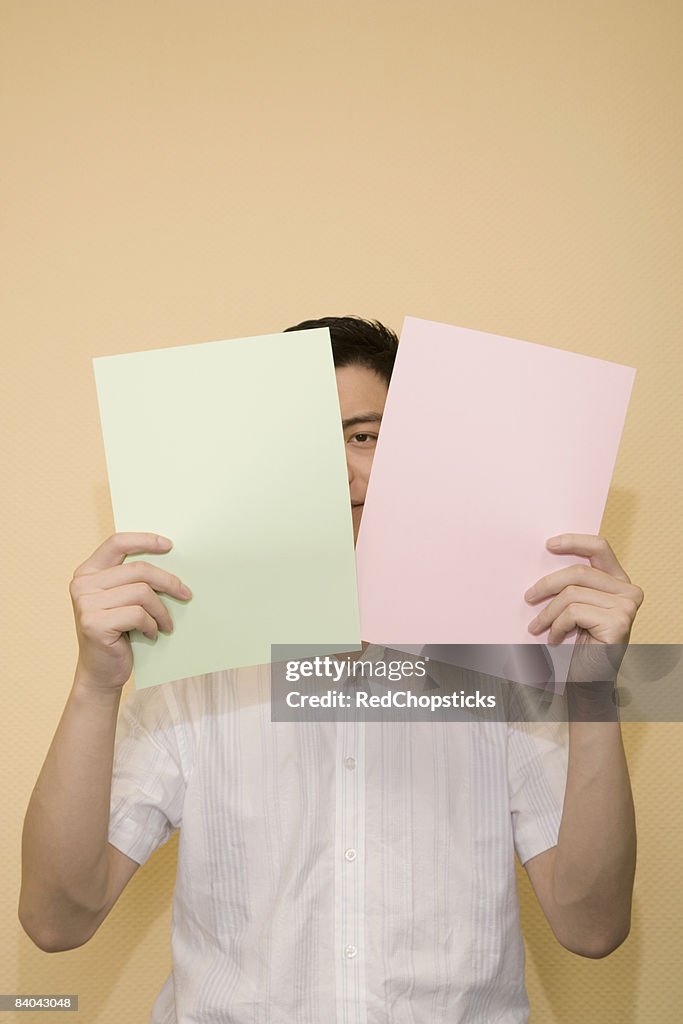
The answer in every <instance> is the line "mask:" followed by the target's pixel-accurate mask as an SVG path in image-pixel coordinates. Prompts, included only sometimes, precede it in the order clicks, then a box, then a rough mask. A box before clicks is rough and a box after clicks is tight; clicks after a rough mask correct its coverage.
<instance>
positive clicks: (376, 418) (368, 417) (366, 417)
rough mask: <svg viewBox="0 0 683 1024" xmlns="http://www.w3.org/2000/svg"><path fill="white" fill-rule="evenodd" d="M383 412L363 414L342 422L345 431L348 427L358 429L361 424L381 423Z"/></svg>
mask: <svg viewBox="0 0 683 1024" xmlns="http://www.w3.org/2000/svg"><path fill="white" fill-rule="evenodd" d="M381 422H382V414H381V412H362V413H359V415H358V416H351V417H349V419H348V420H342V426H343V428H344V430H346V428H347V427H356V426H358V424H359V423H381Z"/></svg>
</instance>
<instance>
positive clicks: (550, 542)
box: [545, 537, 562, 548]
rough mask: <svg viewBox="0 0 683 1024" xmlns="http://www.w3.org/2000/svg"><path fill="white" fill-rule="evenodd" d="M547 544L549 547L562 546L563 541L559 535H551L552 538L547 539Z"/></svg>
mask: <svg viewBox="0 0 683 1024" xmlns="http://www.w3.org/2000/svg"><path fill="white" fill-rule="evenodd" d="M545 544H546V547H548V548H561V547H562V541H561V540H560V538H559V537H551V538H550V540H547V541H546V542H545Z"/></svg>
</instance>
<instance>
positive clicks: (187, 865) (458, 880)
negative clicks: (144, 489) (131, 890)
mask: <svg viewBox="0 0 683 1024" xmlns="http://www.w3.org/2000/svg"><path fill="white" fill-rule="evenodd" d="M313 326H328V327H329V328H330V333H331V337H332V346H333V353H334V359H335V366H336V374H337V384H338V391H339V402H340V410H341V417H342V422H343V431H344V440H345V444H346V455H347V464H348V475H349V492H350V500H351V505H352V508H353V523H354V533H355V535H356V536H357V534H358V528H359V525H360V521H361V516H362V511H363V503H364V500H365V495H366V490H367V485H368V480H369V476H370V470H371V466H372V458H373V452H374V448H375V443H376V440H377V436H378V433H379V427H380V422H381V417H382V412H383V409H384V403H385V399H386V395H387V388H388V384H389V380H390V376H391V369H392V366H393V361H394V356H395V353H396V345H397V340H396V336H395V335H394V334H393V332H391V331H389V330H387V329H386V328H385V327H383V326H382V325H381V324H378V323H377V322H370V321H363V320H361V319H359V318H353V317H343V318H326V319H324V320H314V321H305V322H303V323H301V324H298V325H296V327H293V328H290V329H291V330H296V329H304V328H306V327H313ZM159 541H160V539H159V538H158V537H157V536H156V535H154V534H115V535H114V536H112V537H110V538H109V539H108V540H106V541H105V542H104V543H103V544H102V545H101V546H100V547H98V548H97V550H96V551H95V552H94V553H93V554H92V555H91V556H90V557H89V558H88V559H87V560H86V561H85V562H83V563H82V565H80V566H79V567H78V568H77V569H76V570H75V572H74V576H73V579H72V582H71V596H72V600H73V605H74V616H75V622H76V629H77V634H78V640H79V658H78V664H77V667H76V672H75V677H74V682H73V686H72V689H71V692H70V694H69V697H68V700H67V703H66V707H65V709H64V713H63V715H62V718H61V720H60V723H59V726H58V729H57V732H56V734H55V737H54V740H53V743H52V746H51V747H50V750H49V752H48V755H47V757H46V760H45V764H44V766H43V769H42V771H41V774H40V777H39V779H38V782H37V784H36V787H35V789H34V792H33V794H32V797H31V801H30V804H29V807H28V811H27V815H26V821H25V826H24V837H23V876H22V889H21V898H20V906H19V916H20V920H21V922H22V925H23V927H24V928H25V930H26V931H27V933H28V934H29V935H30V936H31V938H32V939H33V941H34V942H36V944H37V945H39V946H40V948H42V949H44V950H46V951H59V950H66V949H72V948H75V947H77V946H79V945H82V944H83V943H85V942H87V941H88V939H89V938H90V937H91V936H92V935H93V934H94V932H95V931H96V930H97V928H98V927H99V926H100V924H101V923H102V921H103V920H104V919H105V917H106V916H107V914H108V913H109V911H110V910H111V907H112V906H113V904H114V903H115V902H116V900H117V898H118V897H119V895H120V894H121V892H122V891H123V889H124V887H125V885H126V883H127V882H128V881H129V879H130V878H131V877H132V875H133V873H134V872H135V871H136V869H137V867H138V866H139V865H140V864H143V863H145V862H146V860H147V859H148V858H149V857H150V856H151V855H152V853H153V852H154V851H155V850H156V849H157V848H158V847H159V846H161V845H162V844H163V843H164V842H165V841H166V840H168V838H169V837H170V836H171V834H172V833H173V831H175V830H176V829H180V840H179V849H178V874H177V882H176V888H175V893H174V904H173V932H172V951H173V970H172V972H171V974H170V975H169V977H168V978H167V980H166V983H165V984H164V986H163V988H162V990H161V992H160V994H159V996H158V998H157V1000H156V1002H155V1004H154V1008H153V1011H152V1017H151V1022H152V1024H172V1022H177V1024H190V1022H193V1024H199V1022H207V1024H208V1022H209V1021H211V1022H216V1021H226V1022H227V1021H230V1022H232V1024H243V1022H247V1021H249V1022H250V1024H252V1022H253V1021H255V1020H258V1021H263V1022H273V1024H290V1022H293V1021H298V1022H301V1024H309V1022H310V1024H321V1022H323V1021H324V1022H328V1021H337V1022H339V1024H341V1022H342V1021H343V1022H347V1021H348V1022H350V1021H354V1022H356V1021H357V1022H360V1021H363V1022H364V1024H389V1022H394V1021H400V1020H414V1021H426V1020H430V1021H433V1022H439V1021H443V1022H444V1024H445V1022H448V1024H457V1022H462V1024H464V1022H471V1021H475V1020H476V1021H479V1020H481V1021H483V1020H496V1021H498V1022H500V1024H522V1022H525V1021H527V1019H528V1012H529V1005H528V1001H527V997H526V993H525V989H524V976H523V975H524V952H523V943H522V938H521V934H520V927H519V905H518V899H517V892H516V879H515V870H514V855H515V852H516V853H517V855H518V857H519V859H520V861H521V862H522V863H523V864H524V866H525V868H526V870H527V872H528V874H529V877H530V879H531V882H532V885H533V887H534V890H535V892H536V894H537V896H538V899H539V901H540V903H541V906H542V908H543V910H544V912H545V914H546V916H547V919H548V921H549V923H550V926H551V928H552V930H553V932H554V933H555V935H556V936H557V938H558V940H559V941H560V942H561V943H562V944H563V945H564V946H566V947H567V948H568V949H570V950H572V951H574V952H575V953H578V954H580V955H583V956H588V957H602V956H605V955H607V954H608V953H610V952H611V951H612V950H613V949H615V948H616V947H617V946H618V945H619V944H620V943H621V942H623V941H624V939H625V938H626V935H627V934H628V930H629V922H630V907H631V892H632V885H633V875H634V869H635V825H634V815H633V804H632V800H631V793H630V786H629V780H628V773H627V768H626V763H625V758H624V753H623V747H622V744H621V735H620V728H619V723H618V721H613V720H610V719H611V718H613V716H611V715H610V714H609V710H610V705H609V701H608V702H607V705H606V707H607V712H608V713H607V714H606V716H605V717H606V719H607V720H606V721H604V722H601V721H597V722H596V721H594V720H593V721H573V722H571V723H570V724H569V725H566V724H565V725H564V726H562V724H561V723H560V726H559V727H558V728H557V729H556V730H554V731H552V730H550V731H549V730H548V729H547V728H544V727H539V728H535V727H534V726H532V725H531V724H530V723H527V724H526V726H520V725H519V724H517V725H516V726H514V725H513V724H512V723H507V722H494V721H478V722H470V723H460V722H458V723H453V722H422V721H420V722H418V721H414V722H408V721H399V722H396V721H393V722H364V721H346V720H344V721H341V720H340V721H331V722H272V721H271V717H270V666H269V665H260V666H254V667H251V668H246V669H239V670H226V671H223V672H217V673H212V674H210V675H205V676H200V677H197V678H193V679H182V680H178V681H177V682H175V683H170V684H166V685H164V686H158V687H152V688H150V689H147V690H142V691H139V692H136V693H134V694H131V695H130V697H129V698H128V700H127V701H126V703H125V705H124V708H123V710H122V713H121V717H120V720H119V726H118V732H117V733H116V745H115V732H116V725H117V712H118V706H119V702H120V695H121V689H122V687H123V685H124V684H125V682H126V680H127V679H128V678H129V676H130V672H131V669H132V658H131V651H130V643H129V641H128V638H127V636H126V631H127V630H129V629H132V628H137V629H143V630H144V631H145V632H147V633H148V634H149V635H150V636H152V637H154V636H156V633H157V631H158V630H159V629H161V630H164V631H167V630H169V629H170V628H172V623H171V621H170V615H169V613H168V611H167V609H166V608H165V606H164V605H163V603H162V602H161V600H160V599H159V597H158V593H167V594H172V595H174V596H176V597H179V598H181V599H186V598H188V597H189V593H188V592H187V591H186V590H183V587H182V583H181V581H180V580H178V579H177V578H176V577H174V576H172V575H171V574H169V573H167V572H165V571H164V570H162V569H160V568H158V567H156V566H152V565H150V564H149V563H145V562H144V561H142V560H141V561H137V562H128V563H126V564H123V559H124V557H125V555H126V554H128V553H139V554H141V555H142V554H144V553H145V552H149V551H155V552H159V551H162V550H168V548H169V546H170V545H169V544H166V545H165V546H164V545H163V543H160V542H159ZM558 550H562V551H564V552H565V553H566V552H572V553H576V554H581V555H586V556H589V557H590V559H591V566H590V567H586V566H585V565H581V566H572V567H569V568H566V569H562V570H560V571H559V572H557V573H552V574H550V575H549V576H547V577H544V579H543V580H540V581H538V582H537V584H536V587H535V593H534V594H531V595H529V597H528V599H529V600H530V601H540V600H543V599H545V598H548V597H553V600H551V601H550V602H549V603H548V604H547V605H545V606H544V607H543V609H542V611H541V612H540V613H539V615H538V619H539V631H543V630H547V629H550V634H549V636H550V639H551V640H557V639H559V638H561V636H562V635H564V634H565V633H567V632H569V631H571V630H572V629H574V628H577V629H579V630H580V631H581V633H582V638H583V639H584V640H585V641H586V642H587V643H594V644H610V643H620V642H624V641H625V642H627V641H628V636H629V635H630V629H631V625H632V622H633V619H634V618H635V614H636V611H637V608H638V607H639V605H640V603H641V601H642V597H643V595H642V591H641V590H640V588H638V587H635V586H633V585H632V584H631V583H630V580H629V579H628V577H627V576H626V574H625V573H624V572H623V569H622V568H621V566H620V565H619V563H618V562H617V560H616V558H615V556H614V554H613V552H612V550H611V548H610V547H609V545H608V544H607V542H606V541H604V540H603V539H602V538H599V537H590V536H585V535H564V536H563V538H562V542H561V546H560V548H559V549H558ZM187 582H188V583H189V584H190V585H191V584H192V581H191V580H189V581H187ZM532 582H533V581H531V580H530V583H532ZM595 649H596V650H597V648H595ZM383 654H384V649H383V648H377V647H374V648H373V647H368V646H367V645H366V649H365V652H364V659H365V660H372V659H376V660H377V659H379V658H380V657H382V656H383ZM590 678H594V677H593V676H591V677H590ZM575 700H576V701H577V702H578V703H580V702H581V701H582V700H587V701H588V702H589V703H593V705H594V704H595V701H596V700H598V702H599V701H600V700H602V697H601V696H600V693H599V690H597V689H595V688H593V687H592V684H590V683H589V684H585V685H583V686H582V684H581V683H580V682H579V683H578V684H577V690H576V694H575ZM611 707H612V709H613V705H611ZM579 717H580V716H579ZM590 717H591V718H595V717H599V714H598V716H596V715H591V716H590Z"/></svg>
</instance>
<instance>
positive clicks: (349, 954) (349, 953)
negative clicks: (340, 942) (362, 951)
mask: <svg viewBox="0 0 683 1024" xmlns="http://www.w3.org/2000/svg"><path fill="white" fill-rule="evenodd" d="M357 952H358V950H357V949H356V947H355V946H347V947H346V949H345V950H344V956H345V957H346V958H347V960H353V958H354V956H355V955H356V953H357Z"/></svg>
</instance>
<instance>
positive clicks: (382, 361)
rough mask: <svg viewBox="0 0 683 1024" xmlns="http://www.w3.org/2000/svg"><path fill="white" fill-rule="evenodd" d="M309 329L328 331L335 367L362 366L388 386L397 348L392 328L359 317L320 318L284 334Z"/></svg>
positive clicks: (294, 327) (290, 329)
mask: <svg viewBox="0 0 683 1024" xmlns="http://www.w3.org/2000/svg"><path fill="white" fill-rule="evenodd" d="M312 327H328V328H329V330H330V339H331V342H332V358H333V360H334V365H335V366H365V367H366V368H367V369H368V370H374V371H375V373H377V374H379V376H380V377H382V379H383V380H385V381H386V383H387V386H388V385H389V381H390V380H391V371H392V370H393V368H394V360H395V359H396V349H397V348H398V336H397V334H396V333H395V332H394V331H392V330H391V328H389V327H385V326H384V324H381V323H380V322H379V320H364V319H363V317H360V316H323V317H320V319H319V320H302V321H301V323H300V324H295V325H294V326H293V327H286V328H285V331H305V330H308V329H309V328H312Z"/></svg>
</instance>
